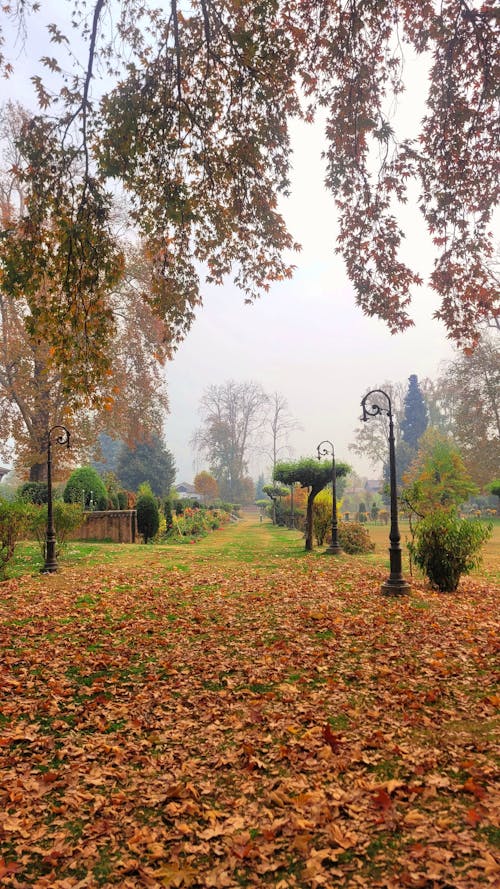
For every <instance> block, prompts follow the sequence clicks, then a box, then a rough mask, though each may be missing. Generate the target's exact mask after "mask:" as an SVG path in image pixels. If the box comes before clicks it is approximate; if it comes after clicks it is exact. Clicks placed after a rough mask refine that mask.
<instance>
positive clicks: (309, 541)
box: [306, 488, 317, 552]
mask: <svg viewBox="0 0 500 889" xmlns="http://www.w3.org/2000/svg"><path fill="white" fill-rule="evenodd" d="M316 493H317V492H316V491H315V490H314V488H311V491H310V492H309V496H308V498H307V511H306V550H307V551H308V552H310V551H311V550H312V548H313V504H314V498H315V497H316Z"/></svg>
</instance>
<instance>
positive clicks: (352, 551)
mask: <svg viewBox="0 0 500 889" xmlns="http://www.w3.org/2000/svg"><path fill="white" fill-rule="evenodd" d="M338 538H339V543H340V546H341V547H342V549H343V550H344V552H345V553H349V555H356V554H357V553H371V552H373V550H374V549H375V544H374V542H373V540H372V539H371V537H370V535H369V533H368V531H367V529H366V528H365V527H364V525H361V524H360V523H359V522H341V523H340V524H339V530H338Z"/></svg>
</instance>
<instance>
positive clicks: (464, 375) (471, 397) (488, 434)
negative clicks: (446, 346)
mask: <svg viewBox="0 0 500 889" xmlns="http://www.w3.org/2000/svg"><path fill="white" fill-rule="evenodd" d="M438 383H439V392H440V397H441V400H442V402H443V403H444V404H446V409H447V412H448V416H449V423H448V430H449V432H450V434H451V435H452V437H453V440H454V441H455V442H456V444H457V446H458V448H459V449H460V452H461V453H462V455H463V458H464V461H465V463H466V465H467V468H468V470H469V472H470V473H471V475H472V477H473V479H474V481H475V482H476V483H477V484H478V485H480V486H481V487H483V486H484V485H486V484H487V483H488V482H489V481H490V480H491V479H492V478H493V477H495V475H496V474H497V473H498V466H499V461H500V350H499V339H498V334H497V333H495V332H492V333H487V332H486V331H485V332H483V334H482V336H481V339H480V342H479V345H478V346H477V348H476V349H475V350H474V352H472V353H459V354H457V355H456V357H455V358H454V359H453V360H452V361H451V362H449V364H448V365H447V367H445V369H444V372H443V373H442V375H441V376H440V378H439V381H438Z"/></svg>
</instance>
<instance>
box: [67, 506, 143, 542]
mask: <svg viewBox="0 0 500 889" xmlns="http://www.w3.org/2000/svg"><path fill="white" fill-rule="evenodd" d="M68 537H69V538H71V540H112V541H113V543H135V542H136V541H137V513H136V511H135V509H107V510H102V511H100V510H97V511H96V512H86V513H85V522H84V523H83V525H80V527H79V528H76V530H75V531H73V533H72V534H70V535H68Z"/></svg>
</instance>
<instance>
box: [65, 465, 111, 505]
mask: <svg viewBox="0 0 500 889" xmlns="http://www.w3.org/2000/svg"><path fill="white" fill-rule="evenodd" d="M63 499H64V502H65V503H81V504H82V506H83V507H84V509H90V508H93V509H107V506H108V492H107V490H106V486H105V484H104V482H103V480H102V478H101V476H100V475H99V473H98V472H96V470H95V469H93V468H92V466H80V467H79V468H78V469H75V470H74V471H73V472H72V473H71V475H70V477H69V479H68V482H67V484H66V487H65V489H64V494H63ZM91 503H92V504H93V506H92V507H91Z"/></svg>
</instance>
